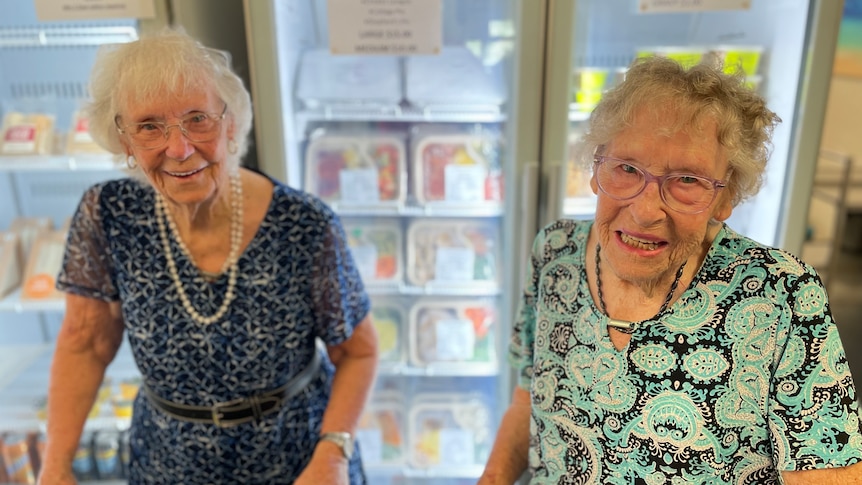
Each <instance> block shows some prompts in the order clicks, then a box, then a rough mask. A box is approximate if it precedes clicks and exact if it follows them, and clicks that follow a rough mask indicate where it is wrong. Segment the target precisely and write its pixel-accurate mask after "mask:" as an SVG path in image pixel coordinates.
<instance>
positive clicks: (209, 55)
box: [86, 27, 252, 170]
mask: <svg viewBox="0 0 862 485" xmlns="http://www.w3.org/2000/svg"><path fill="white" fill-rule="evenodd" d="M198 89H215V92H216V93H217V94H218V96H219V98H220V99H221V100H222V101H224V102H225V104H226V105H227V116H228V117H230V118H232V119H233V122H234V127H235V130H234V133H235V136H234V141H235V142H236V143H237V150H236V152H235V153H228V155H227V160H226V163H227V165H228V166H229V168H230V169H231V170H235V169H236V168H238V167H239V165H240V159H241V158H242V156H243V155H245V153H246V152H247V151H248V138H249V137H248V134H249V132H250V131H251V123H252V108H251V96H250V95H249V93H248V91H247V90H246V88H245V86H244V85H243V82H242V79H240V77H239V76H237V75H236V73H234V72H233V70H232V69H231V66H230V55H229V54H228V53H226V52H222V51H218V50H215V49H210V48H207V47H205V46H203V45H202V44H201V43H200V42H198V41H196V40H195V39H193V38H192V37H190V36H189V35H188V34H186V33H185V32H184V31H183V30H182V29H180V28H170V27H169V28H165V29H163V30H161V31H159V32H157V33H154V34H151V35H148V36H146V37H142V38H141V39H139V40H137V41H134V42H129V43H125V44H112V45H106V46H103V47H101V48H100V49H99V51H98V53H97V57H96V61H95V63H94V65H93V70H92V73H91V76H90V96H91V101H90V103H89V104H88V106H87V107H86V109H87V113H88V115H89V118H90V135H91V136H92V137H93V140H95V141H96V143H98V144H99V145H101V146H102V147H103V148H105V149H106V150H108V151H109V152H111V153H114V154H117V155H122V154H123V153H124V150H123V145H122V143H121V141H120V137H121V135H120V133H119V132H118V131H117V128H116V125H115V124H114V119H115V117H116V116H117V115H118V114H119V112H120V108H121V107H122V106H124V105H123V103H126V102H146V101H147V100H151V99H154V98H156V97H158V96H164V95H165V93H173V94H183V93H184V92H187V91H190V90H198Z"/></svg>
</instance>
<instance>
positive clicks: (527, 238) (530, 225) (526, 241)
mask: <svg viewBox="0 0 862 485" xmlns="http://www.w3.org/2000/svg"><path fill="white" fill-rule="evenodd" d="M520 185H521V186H520V196H521V200H520V201H519V204H518V207H519V209H520V214H518V219H519V220H520V221H521V224H520V226H521V230H520V231H518V234H519V236H518V248H519V251H520V252H519V254H520V255H521V257H520V258H519V261H518V265H517V268H518V274H517V275H516V278H517V279H516V280H515V281H517V285H518V294H520V293H521V291H523V287H522V285H523V283H524V278H526V277H527V265H528V264H530V250H531V248H532V247H533V239H534V238H535V236H536V231H537V230H538V229H539V224H538V220H539V162H527V163H525V164H524V166H523V168H522V169H521V184H520Z"/></svg>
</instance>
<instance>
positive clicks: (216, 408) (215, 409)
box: [210, 398, 251, 428]
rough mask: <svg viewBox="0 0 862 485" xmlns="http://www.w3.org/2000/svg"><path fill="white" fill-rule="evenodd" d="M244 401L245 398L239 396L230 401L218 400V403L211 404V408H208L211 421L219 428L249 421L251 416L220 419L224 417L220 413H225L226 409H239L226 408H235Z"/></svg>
mask: <svg viewBox="0 0 862 485" xmlns="http://www.w3.org/2000/svg"><path fill="white" fill-rule="evenodd" d="M245 402H246V399H244V398H240V399H234V400H232V401H225V402H219V403H215V404H213V406H212V408H211V409H210V411H211V412H212V417H213V423H214V424H215V425H216V426H218V427H219V428H230V427H231V426H237V425H240V424H242V423H245V422H247V421H250V420H251V418H249V419H229V420H227V421H222V419H223V418H224V416H223V415H222V413H225V412H228V411H238V410H239V409H228V408H231V407H233V408H237V407H239V406H240V405H241V404H243V403H245Z"/></svg>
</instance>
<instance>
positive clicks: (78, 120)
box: [66, 110, 108, 154]
mask: <svg viewBox="0 0 862 485" xmlns="http://www.w3.org/2000/svg"><path fill="white" fill-rule="evenodd" d="M66 153H68V154H79V153H108V152H107V151H106V150H105V149H104V148H102V147H101V146H99V145H98V144H97V143H96V142H95V141H93V137H91V136H90V118H88V117H87V114H86V113H85V112H84V111H82V110H79V111H75V113H74V114H73V115H72V125H71V126H70V128H69V135H68V137H67V139H66Z"/></svg>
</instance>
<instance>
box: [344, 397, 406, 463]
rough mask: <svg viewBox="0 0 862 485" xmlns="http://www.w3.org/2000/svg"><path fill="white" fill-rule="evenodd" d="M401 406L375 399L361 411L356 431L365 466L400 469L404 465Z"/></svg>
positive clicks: (389, 401) (397, 403) (402, 414)
mask: <svg viewBox="0 0 862 485" xmlns="http://www.w3.org/2000/svg"><path fill="white" fill-rule="evenodd" d="M405 414H406V413H405V409H404V405H403V404H402V403H401V402H399V401H395V400H389V399H378V398H377V397H376V396H375V397H374V398H372V400H371V402H370V403H369V404H368V405H367V406H366V407H365V409H364V410H363V413H362V416H360V418H359V425H358V426H357V429H356V439H357V441H359V443H360V446H362V460H363V462H364V463H365V464H366V465H370V466H380V465H400V464H402V463H403V461H404V441H405V436H404V419H405Z"/></svg>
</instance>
